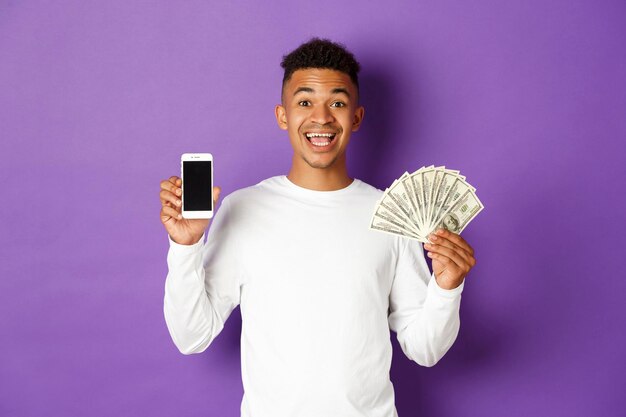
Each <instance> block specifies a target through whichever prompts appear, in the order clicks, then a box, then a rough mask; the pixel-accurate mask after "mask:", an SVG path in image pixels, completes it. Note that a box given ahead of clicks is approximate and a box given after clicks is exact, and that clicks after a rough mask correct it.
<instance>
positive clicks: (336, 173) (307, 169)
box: [287, 155, 353, 191]
mask: <svg viewBox="0 0 626 417" xmlns="http://www.w3.org/2000/svg"><path fill="white" fill-rule="evenodd" d="M287 178H288V179H289V181H291V182H292V183H294V184H296V185H297V186H299V187H302V188H308V189H309V190H315V191H335V190H340V189H342V188H346V187H347V186H348V185H350V184H352V181H353V179H352V178H350V177H349V176H348V169H347V167H346V161H345V156H344V157H343V158H342V159H341V160H337V161H335V163H333V164H332V166H330V167H328V168H313V167H312V166H310V165H309V164H307V163H306V162H304V161H302V159H300V158H299V157H297V156H296V155H294V158H293V162H292V164H291V169H290V170H289V174H288V175H287Z"/></svg>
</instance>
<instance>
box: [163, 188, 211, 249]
mask: <svg viewBox="0 0 626 417" xmlns="http://www.w3.org/2000/svg"><path fill="white" fill-rule="evenodd" d="M181 185H182V180H181V179H180V178H179V177H176V176H173V177H170V178H169V179H167V180H163V181H161V192H160V193H159V197H160V199H161V206H162V207H161V223H163V225H164V226H165V230H167V233H168V234H169V235H170V238H172V240H173V241H174V242H176V243H179V244H181V245H192V244H194V243H196V242H197V241H199V240H200V238H201V237H202V235H203V234H204V231H205V229H206V228H207V226H208V225H209V219H183V217H182V214H181V210H182V200H181V196H182V192H183V190H182V189H181V188H180V187H181ZM220 191H221V189H220V187H213V207H215V205H216V204H217V200H218V199H219V196H220Z"/></svg>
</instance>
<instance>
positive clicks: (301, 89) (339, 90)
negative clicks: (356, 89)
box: [293, 87, 350, 98]
mask: <svg viewBox="0 0 626 417" xmlns="http://www.w3.org/2000/svg"><path fill="white" fill-rule="evenodd" d="M314 92H315V91H314V90H313V89H312V88H311V87H298V89H297V90H296V91H295V92H294V93H293V95H294V96H295V95H296V94H299V93H314ZM331 93H332V94H345V95H346V96H347V97H348V98H350V93H349V92H348V90H347V89H345V88H343V87H337V88H333V89H332V91H331Z"/></svg>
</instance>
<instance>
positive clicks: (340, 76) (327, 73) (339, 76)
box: [285, 68, 356, 95]
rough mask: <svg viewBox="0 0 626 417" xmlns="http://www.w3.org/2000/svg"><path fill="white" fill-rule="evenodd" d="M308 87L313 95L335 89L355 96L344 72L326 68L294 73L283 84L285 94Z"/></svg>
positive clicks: (353, 86) (350, 82)
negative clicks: (342, 89) (344, 90)
mask: <svg viewBox="0 0 626 417" xmlns="http://www.w3.org/2000/svg"><path fill="white" fill-rule="evenodd" d="M301 87H309V88H311V89H313V91H314V92H315V93H326V92H329V91H331V90H333V89H335V88H345V89H346V90H348V91H349V92H350V93H351V94H354V95H356V87H355V85H354V84H353V83H352V80H351V79H350V76H349V75H348V74H346V73H344V72H341V71H337V70H332V69H327V68H306V69H299V70H297V71H294V73H293V74H291V78H290V79H289V80H288V81H287V82H286V83H285V92H291V91H295V90H297V89H298V88H301Z"/></svg>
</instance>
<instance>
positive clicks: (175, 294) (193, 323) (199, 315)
mask: <svg viewBox="0 0 626 417" xmlns="http://www.w3.org/2000/svg"><path fill="white" fill-rule="evenodd" d="M229 217H230V216H229V213H228V203H227V199H224V201H223V203H222V206H221V207H220V210H219V212H218V213H216V216H215V218H214V219H213V220H212V222H211V225H210V228H209V233H208V236H207V241H206V243H203V239H202V238H201V239H200V240H199V241H198V242H197V243H195V244H193V245H179V244H177V243H176V242H174V241H173V240H172V239H171V238H170V237H169V236H168V239H169V243H170V247H169V251H168V254H167V265H168V274H167V278H166V280H165V296H164V299H163V312H164V316H165V322H166V324H167V328H168V330H169V332H170V335H171V337H172V340H173V341H174V344H175V345H176V347H177V348H178V349H179V350H180V352H181V353H183V354H186V355H187V354H191V353H199V352H202V351H204V350H205V349H206V348H207V347H208V346H209V345H210V344H211V342H212V341H213V340H214V339H215V338H216V337H217V335H218V334H219V333H220V332H221V331H222V329H223V328H224V323H225V322H226V320H227V319H228V317H229V316H230V314H231V312H232V311H233V309H234V308H235V307H237V305H239V302H240V287H239V282H240V280H239V272H238V270H239V269H238V268H237V262H236V236H235V233H234V231H233V230H232V229H233V228H232V227H231V225H230V219H229Z"/></svg>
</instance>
